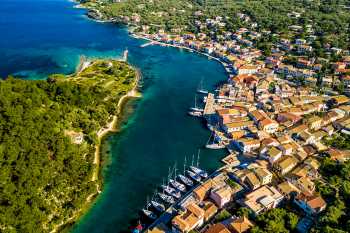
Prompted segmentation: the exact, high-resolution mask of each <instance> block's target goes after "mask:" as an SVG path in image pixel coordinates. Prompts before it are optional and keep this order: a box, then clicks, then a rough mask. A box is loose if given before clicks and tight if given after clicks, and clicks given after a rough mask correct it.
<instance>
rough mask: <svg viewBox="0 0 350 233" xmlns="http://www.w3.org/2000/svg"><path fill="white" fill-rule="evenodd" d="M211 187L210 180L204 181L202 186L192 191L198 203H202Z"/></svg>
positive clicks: (211, 182)
mask: <svg viewBox="0 0 350 233" xmlns="http://www.w3.org/2000/svg"><path fill="white" fill-rule="evenodd" d="M213 185H214V184H213V181H212V179H209V180H207V181H205V182H204V183H203V184H201V185H200V186H198V187H197V188H195V189H194V190H193V194H194V197H195V198H196V199H197V200H198V201H203V200H204V199H205V198H206V197H207V196H208V195H209V191H210V190H211V188H212V187H213Z"/></svg>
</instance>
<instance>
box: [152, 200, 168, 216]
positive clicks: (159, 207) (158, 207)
mask: <svg viewBox="0 0 350 233" xmlns="http://www.w3.org/2000/svg"><path fill="white" fill-rule="evenodd" d="M151 205H152V206H153V208H154V209H155V210H157V211H158V212H160V213H161V212H164V211H165V206H164V205H163V204H160V203H159V202H156V201H151Z"/></svg>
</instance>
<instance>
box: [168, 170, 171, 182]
mask: <svg viewBox="0 0 350 233" xmlns="http://www.w3.org/2000/svg"><path fill="white" fill-rule="evenodd" d="M170 178H171V170H170V167H169V173H168V186H169V180H170Z"/></svg>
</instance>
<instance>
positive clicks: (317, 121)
mask: <svg viewBox="0 0 350 233" xmlns="http://www.w3.org/2000/svg"><path fill="white" fill-rule="evenodd" d="M308 124H309V127H310V129H312V130H319V129H320V128H321V126H322V118H321V117H318V116H313V117H310V118H309V119H308Z"/></svg>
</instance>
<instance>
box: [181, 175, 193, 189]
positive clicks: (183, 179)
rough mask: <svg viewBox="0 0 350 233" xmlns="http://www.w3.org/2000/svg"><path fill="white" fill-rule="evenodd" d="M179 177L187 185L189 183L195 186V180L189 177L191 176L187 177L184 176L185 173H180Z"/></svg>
mask: <svg viewBox="0 0 350 233" xmlns="http://www.w3.org/2000/svg"><path fill="white" fill-rule="evenodd" d="M178 177H179V180H180V181H181V182H182V183H184V184H185V185H187V186H189V187H191V186H193V181H192V180H191V179H189V178H187V177H186V176H184V175H181V174H180V175H178Z"/></svg>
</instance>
